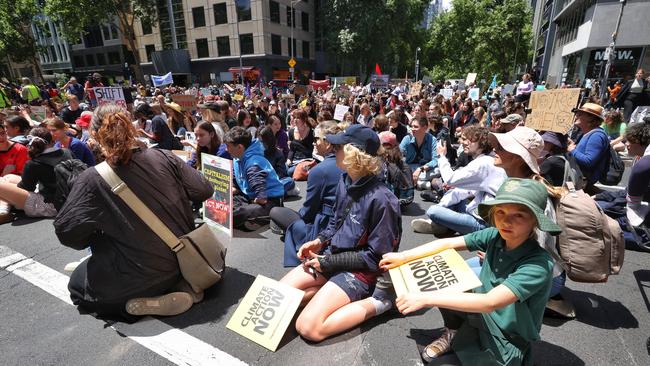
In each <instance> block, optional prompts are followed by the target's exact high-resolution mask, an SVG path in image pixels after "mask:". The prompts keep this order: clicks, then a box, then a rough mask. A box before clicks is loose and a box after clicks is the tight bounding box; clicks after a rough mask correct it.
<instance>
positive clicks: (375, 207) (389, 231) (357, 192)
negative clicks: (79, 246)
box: [310, 173, 402, 283]
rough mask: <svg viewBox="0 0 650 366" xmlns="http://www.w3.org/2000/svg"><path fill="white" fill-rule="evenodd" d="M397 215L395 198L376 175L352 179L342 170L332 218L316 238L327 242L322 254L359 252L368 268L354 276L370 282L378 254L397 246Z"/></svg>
mask: <svg viewBox="0 0 650 366" xmlns="http://www.w3.org/2000/svg"><path fill="white" fill-rule="evenodd" d="M310 174H311V173H310ZM349 204H350V205H349ZM348 205H349V206H348ZM348 207H349V211H348V210H346V208H348ZM401 216H402V215H401V212H400V207H399V202H398V200H397V197H395V195H394V194H393V192H391V191H390V189H388V187H386V185H385V184H384V183H383V182H381V180H380V179H379V177H377V176H376V175H369V176H365V177H363V178H361V179H359V180H357V181H355V182H352V181H351V179H350V177H349V176H348V175H347V173H343V175H342V176H341V180H340V181H339V184H338V186H337V188H336V204H335V206H334V218H333V219H332V220H330V222H329V224H328V225H327V228H325V230H323V231H321V232H320V234H318V238H320V240H321V242H322V243H325V244H326V245H327V248H326V249H325V253H332V254H336V253H340V252H345V251H356V252H358V253H359V254H361V256H362V257H363V259H364V261H365V262H366V264H367V265H368V268H369V270H368V271H365V272H356V273H355V275H356V276H357V277H358V278H360V279H361V280H362V281H364V282H366V283H374V281H375V280H376V277H377V276H378V275H379V274H380V271H379V268H378V264H379V261H380V260H381V257H382V256H383V255H384V254H386V253H389V252H392V251H396V250H398V249H399V243H400V237H401V234H402V227H401V223H402V217H401ZM339 225H340V227H339Z"/></svg>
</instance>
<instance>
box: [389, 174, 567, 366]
mask: <svg viewBox="0 0 650 366" xmlns="http://www.w3.org/2000/svg"><path fill="white" fill-rule="evenodd" d="M547 200H548V193H547V189H546V187H545V186H544V185H543V184H542V183H539V182H537V181H534V180H532V179H518V178H511V179H509V180H507V181H506V183H504V184H503V186H501V188H500V189H499V191H498V192H497V194H496V197H495V198H494V200H492V201H488V202H483V203H481V204H480V205H479V207H478V211H479V213H480V215H481V216H482V217H483V218H484V219H485V221H487V222H490V223H492V224H493V225H494V226H495V227H493V228H487V229H484V230H481V231H477V232H474V233H471V234H468V235H465V236H459V237H454V238H448V239H441V240H436V241H433V242H431V243H428V244H425V245H422V246H420V247H417V248H414V249H411V250H407V251H405V252H402V253H388V254H385V255H384V256H383V259H382V260H381V262H380V263H379V265H380V267H381V268H382V269H386V270H387V269H390V268H394V267H397V266H400V265H402V264H404V263H407V262H410V261H412V260H414V259H417V258H422V257H426V256H429V255H433V254H436V253H438V252H441V251H443V250H445V249H455V250H470V251H477V250H480V251H483V252H485V259H484V261H483V268H482V270H481V273H480V275H479V279H480V280H481V283H482V286H481V287H478V288H477V289H475V290H473V292H472V293H449V292H447V293H440V292H436V293H435V294H428V293H408V294H405V295H402V296H400V297H398V298H397V301H396V305H397V308H398V309H399V311H400V312H401V313H403V314H410V313H413V312H415V311H418V310H420V309H422V308H427V307H438V308H440V313H441V314H442V318H443V321H444V324H445V328H444V332H443V334H442V336H441V337H440V338H438V339H436V340H434V341H433V342H432V343H431V344H429V345H428V346H427V347H425V349H424V351H423V352H422V358H423V359H424V360H425V361H427V362H429V363H428V364H429V365H460V364H463V365H521V364H526V363H527V362H526V361H529V362H530V361H532V357H531V343H532V342H533V341H536V340H538V339H540V337H539V331H540V328H541V326H542V317H543V315H544V308H545V306H546V300H547V299H548V294H549V291H550V290H551V283H552V276H553V260H552V258H551V255H550V254H549V253H548V252H547V251H546V250H544V249H543V248H542V247H540V245H539V244H538V242H537V240H536V235H535V230H536V229H539V230H541V231H543V232H546V233H549V234H551V235H557V234H559V233H560V231H561V229H560V227H559V226H558V225H557V224H555V223H554V222H553V221H552V220H550V219H549V218H548V217H546V215H545V214H544V209H545V208H546V205H547ZM452 349H453V351H454V353H452V354H447V355H445V354H446V353H447V352H449V351H451V350H452Z"/></svg>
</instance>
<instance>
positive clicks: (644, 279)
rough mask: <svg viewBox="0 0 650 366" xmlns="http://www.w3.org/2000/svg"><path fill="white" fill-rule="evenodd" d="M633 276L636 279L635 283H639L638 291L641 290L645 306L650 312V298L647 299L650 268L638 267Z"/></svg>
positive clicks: (649, 289)
mask: <svg viewBox="0 0 650 366" xmlns="http://www.w3.org/2000/svg"><path fill="white" fill-rule="evenodd" d="M634 278H635V279H636V283H637V285H639V291H641V296H642V297H643V301H644V302H645V307H646V308H647V309H648V312H650V300H648V293H649V292H650V270H648V269H640V270H638V271H634Z"/></svg>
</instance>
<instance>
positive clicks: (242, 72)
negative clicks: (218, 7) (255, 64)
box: [234, 3, 244, 85]
mask: <svg viewBox="0 0 650 366" xmlns="http://www.w3.org/2000/svg"><path fill="white" fill-rule="evenodd" d="M234 5H235V20H236V21H237V40H239V82H240V83H241V85H244V66H243V62H242V57H241V54H242V52H241V33H239V10H238V9H237V3H234Z"/></svg>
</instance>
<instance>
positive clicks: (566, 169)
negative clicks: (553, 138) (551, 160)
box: [554, 155, 573, 186]
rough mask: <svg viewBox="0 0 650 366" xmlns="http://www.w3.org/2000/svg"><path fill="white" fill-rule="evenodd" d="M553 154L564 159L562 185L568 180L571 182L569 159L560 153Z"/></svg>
mask: <svg viewBox="0 0 650 366" xmlns="http://www.w3.org/2000/svg"><path fill="white" fill-rule="evenodd" d="M554 156H557V157H558V158H560V159H562V160H564V178H563V180H562V186H564V185H565V184H566V183H567V182H568V181H571V182H573V178H571V166H570V164H569V160H568V159H567V158H565V157H564V156H562V155H554Z"/></svg>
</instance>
